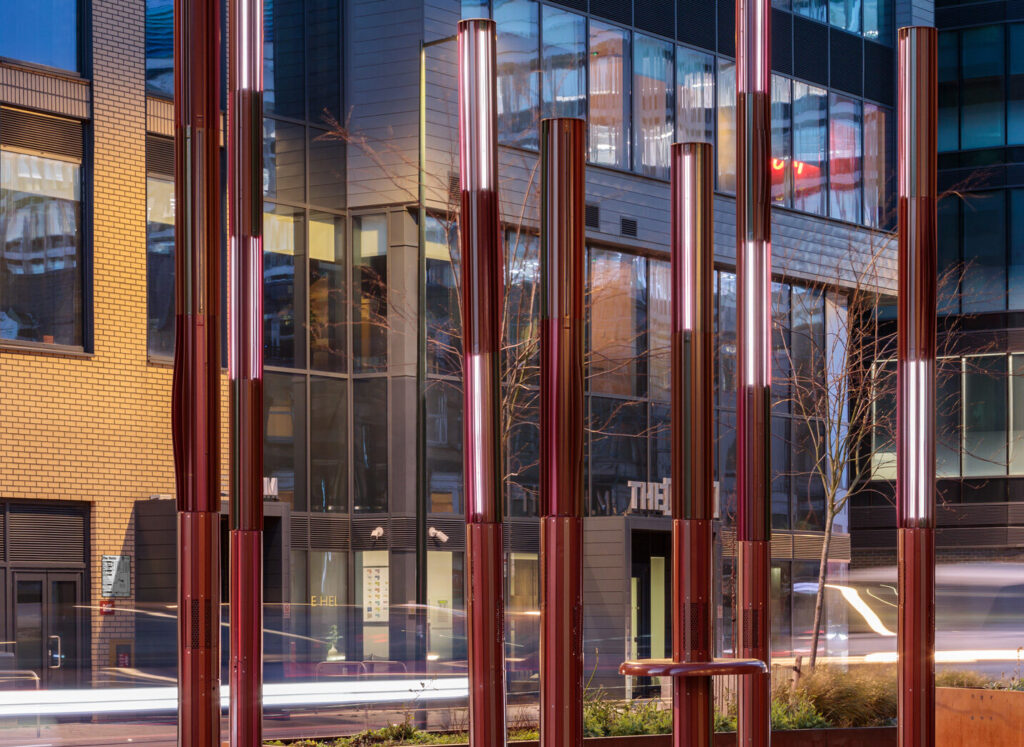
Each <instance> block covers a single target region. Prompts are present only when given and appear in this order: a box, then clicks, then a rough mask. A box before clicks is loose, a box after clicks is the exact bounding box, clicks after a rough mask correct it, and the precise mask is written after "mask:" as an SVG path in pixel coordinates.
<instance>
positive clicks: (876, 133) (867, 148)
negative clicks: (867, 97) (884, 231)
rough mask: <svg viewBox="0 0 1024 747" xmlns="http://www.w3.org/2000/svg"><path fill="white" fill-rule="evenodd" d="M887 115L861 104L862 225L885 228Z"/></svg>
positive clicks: (889, 220) (889, 216) (888, 214)
mask: <svg viewBox="0 0 1024 747" xmlns="http://www.w3.org/2000/svg"><path fill="white" fill-rule="evenodd" d="M889 123H890V119H889V111H888V110H887V109H883V108H882V107H880V106H877V105H876V104H871V103H868V102H864V223H865V224H866V225H869V226H871V227H872V228H885V227H888V226H889V225H890V224H891V223H892V211H891V209H890V202H889V195H890V194H891V192H890V186H889V174H890V173H892V172H891V170H890V168H889V167H890V164H891V163H892V153H891V151H890V149H889V135H888V132H889V130H888V128H889Z"/></svg>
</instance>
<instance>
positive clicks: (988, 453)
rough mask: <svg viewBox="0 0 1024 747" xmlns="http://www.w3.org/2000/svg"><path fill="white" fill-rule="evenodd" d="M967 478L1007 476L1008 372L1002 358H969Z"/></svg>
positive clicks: (966, 440)
mask: <svg viewBox="0 0 1024 747" xmlns="http://www.w3.org/2000/svg"><path fill="white" fill-rule="evenodd" d="M965 365H966V374H965V378H964V477H985V476H989V475H1005V474H1006V456H1007V454H1006V447H1007V435H1008V434H1007V422H1006V421H1007V415H1008V404H1009V403H1008V401H1007V368H1006V365H1007V364H1006V358H1005V357H1003V356H1001V355H992V356H984V357H974V358H967V360H966V364H965Z"/></svg>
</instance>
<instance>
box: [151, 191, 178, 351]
mask: <svg viewBox="0 0 1024 747" xmlns="http://www.w3.org/2000/svg"><path fill="white" fill-rule="evenodd" d="M146 298H147V303H146V311H147V313H146V333H147V341H148V346H149V354H150V355H151V356H154V357H161V358H170V357H171V356H173V355H174V314H175V309H174V180H173V179H167V178H163V177H156V176H149V177H147V178H146Z"/></svg>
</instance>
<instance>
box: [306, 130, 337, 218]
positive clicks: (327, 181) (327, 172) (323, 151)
mask: <svg viewBox="0 0 1024 747" xmlns="http://www.w3.org/2000/svg"><path fill="white" fill-rule="evenodd" d="M309 201H310V203H311V204H313V205H317V206H320V207H325V208H330V209H332V210H340V209H341V208H344V207H345V144H344V143H343V142H342V140H341V139H340V137H338V136H337V135H336V134H335V133H333V132H329V131H327V130H321V129H318V128H316V127H310V128H309Z"/></svg>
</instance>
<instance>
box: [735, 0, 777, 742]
mask: <svg viewBox="0 0 1024 747" xmlns="http://www.w3.org/2000/svg"><path fill="white" fill-rule="evenodd" d="M770 18H771V3H770V0H736V282H737V284H738V288H737V296H738V298H737V310H736V311H737V318H738V325H737V326H738V332H739V334H738V344H737V347H738V365H739V376H738V378H739V387H738V389H739V390H738V392H737V395H738V397H737V403H738V404H737V413H736V440H737V450H736V484H737V492H738V499H737V509H738V515H737V522H736V524H737V532H736V539H737V549H738V558H737V568H738V581H739V584H738V585H739V591H738V606H739V621H738V622H739V626H738V627H739V650H740V653H739V655H740V656H741V657H743V658H750V659H760V660H761V661H763V662H765V664H768V662H769V659H770V656H771V651H770V648H769V645H770V644H769V641H770V622H771V617H770V615H769V610H768V602H769V586H768V573H769V569H770V567H771V493H770V490H771V457H770V453H769V438H770V433H771V431H770V423H771V420H770V416H771V413H770V409H771V397H770V395H769V391H770V388H771V339H772V336H771V318H772V317H771V269H772V252H771V213H770V204H771V202H770V200H771V181H770V176H769V158H770V157H771V65H770V60H771V55H770V52H769V47H770V44H769V40H770V38H771V37H770V29H769V19H770ZM770 691H771V684H770V676H769V675H768V674H764V675H759V676H751V677H743V678H741V679H740V683H739V744H740V746H741V747H755V746H757V745H767V744H768V742H769V740H770V738H771V730H770V723H769V713H770V705H771V692H770Z"/></svg>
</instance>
